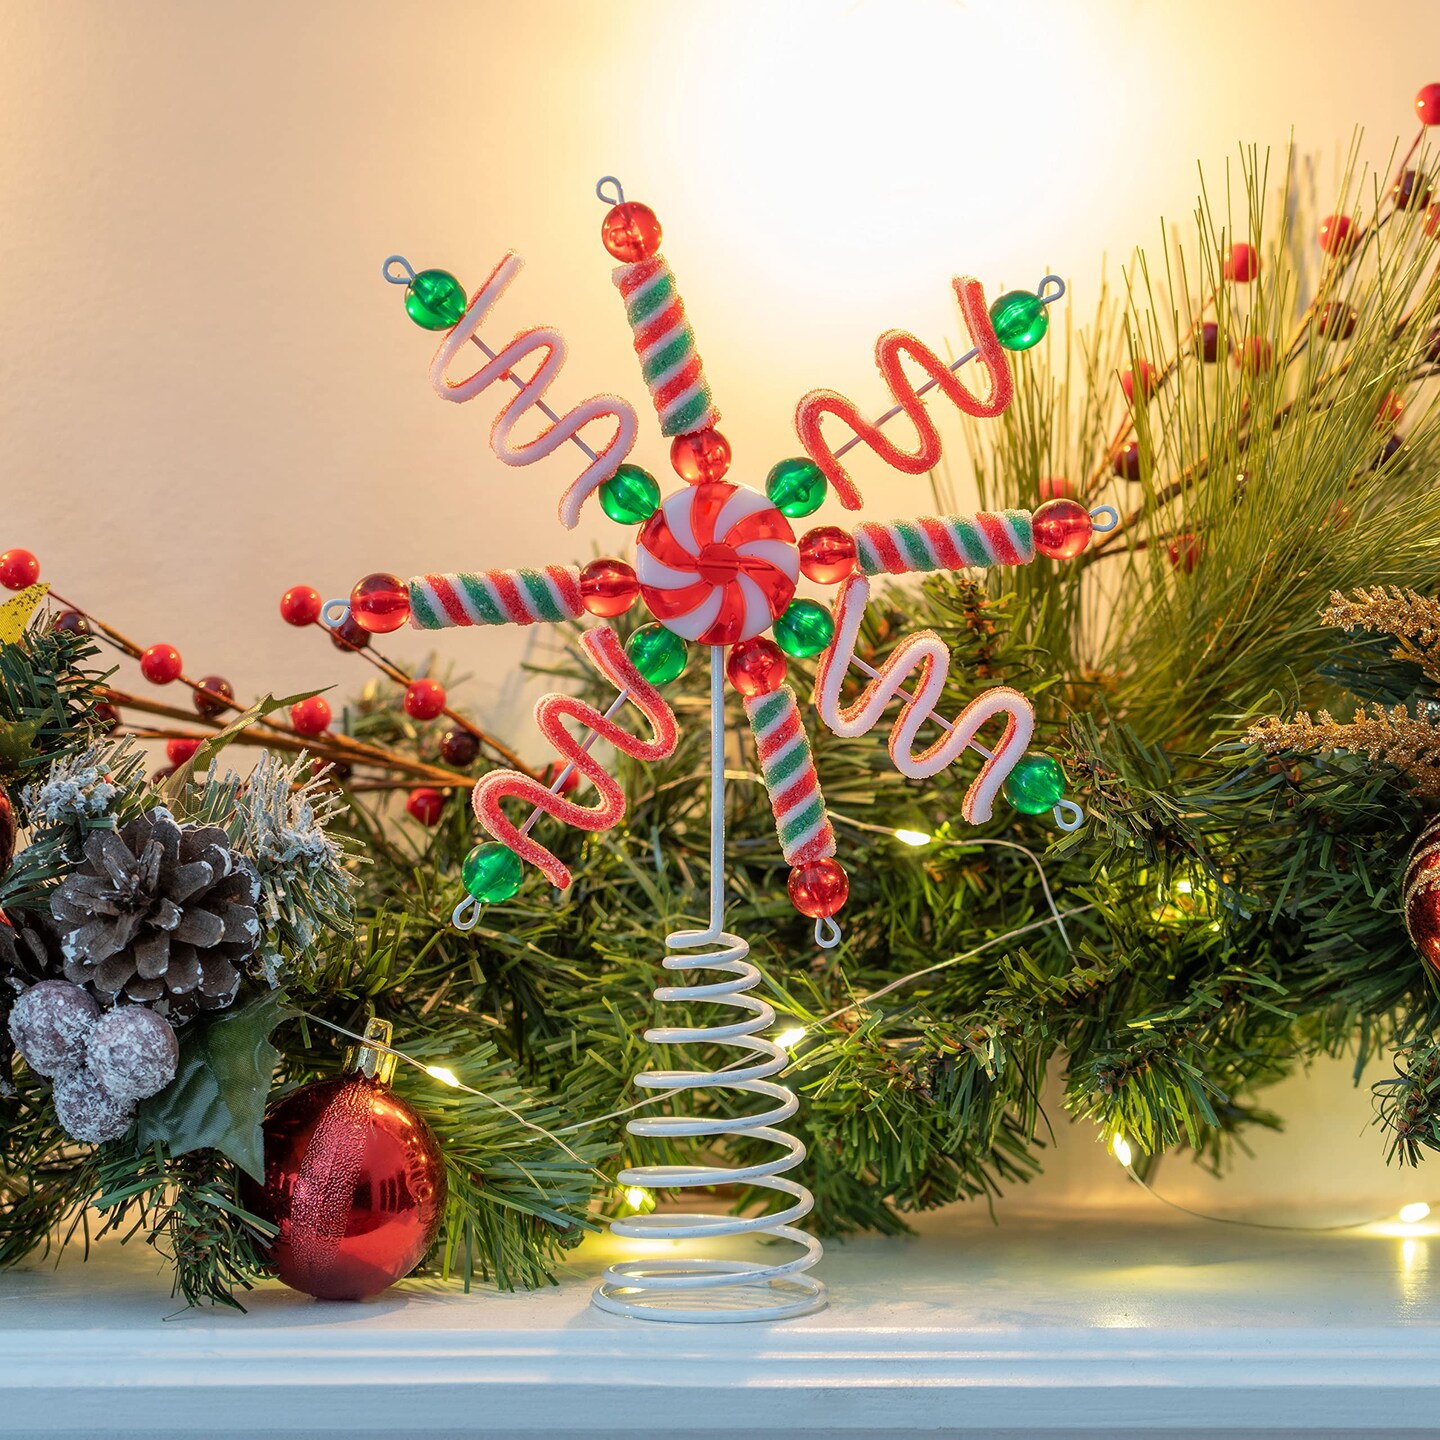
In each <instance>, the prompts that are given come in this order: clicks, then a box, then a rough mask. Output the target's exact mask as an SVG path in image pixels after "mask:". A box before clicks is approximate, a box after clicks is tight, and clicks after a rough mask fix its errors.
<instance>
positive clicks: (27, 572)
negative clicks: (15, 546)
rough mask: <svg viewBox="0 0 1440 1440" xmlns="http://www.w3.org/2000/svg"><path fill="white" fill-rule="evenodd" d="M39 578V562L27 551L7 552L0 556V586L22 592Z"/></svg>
mask: <svg viewBox="0 0 1440 1440" xmlns="http://www.w3.org/2000/svg"><path fill="white" fill-rule="evenodd" d="M39 578H40V562H39V561H38V560H37V559H36V558H35V557H34V556H33V555H32V554H31V553H30V552H29V551H28V550H7V551H5V553H4V554H3V555H0V585H3V586H4V587H5V588H6V589H7V590H23V589H25V587H26V586H27V585H33V584H34V583H35V582H36V581H37V580H38V579H39Z"/></svg>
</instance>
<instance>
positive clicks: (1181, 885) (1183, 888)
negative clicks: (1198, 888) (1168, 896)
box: [1175, 880, 1195, 895]
mask: <svg viewBox="0 0 1440 1440" xmlns="http://www.w3.org/2000/svg"><path fill="white" fill-rule="evenodd" d="M1194 889H1195V887H1194V886H1193V885H1192V884H1191V883H1190V882H1189V881H1188V880H1177V881H1176V882H1175V893H1176V894H1177V895H1189V894H1190V893H1191V892H1192V891H1193V890H1194Z"/></svg>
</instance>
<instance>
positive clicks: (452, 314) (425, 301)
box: [405, 270, 465, 330]
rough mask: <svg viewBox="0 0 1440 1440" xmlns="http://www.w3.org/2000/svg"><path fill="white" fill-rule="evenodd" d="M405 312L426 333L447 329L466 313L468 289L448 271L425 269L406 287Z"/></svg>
mask: <svg viewBox="0 0 1440 1440" xmlns="http://www.w3.org/2000/svg"><path fill="white" fill-rule="evenodd" d="M405 313H406V314H407V315H409V317H410V318H411V319H412V320H413V321H414V322H415V323H416V324H417V325H420V326H422V327H423V328H424V329H426V330H448V329H449V328H450V327H451V326H452V325H453V324H455V322H456V321H457V320H459V319H460V317H461V316H462V315H463V314H464V313H465V287H464V286H463V285H462V284H461V283H460V282H459V281H458V280H457V279H456V278H455V277H454V276H453V275H452V274H451V273H450V272H449V271H448V270H422V271H421V272H420V273H419V274H418V275H417V276H416V277H415V278H414V279H413V280H412V281H411V282H410V283H409V284H408V285H407V286H406V287H405Z"/></svg>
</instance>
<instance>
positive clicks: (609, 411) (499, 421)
mask: <svg viewBox="0 0 1440 1440" xmlns="http://www.w3.org/2000/svg"><path fill="white" fill-rule="evenodd" d="M522 264H524V261H522V260H521V259H520V257H519V256H518V255H516V254H515V253H514V252H513V251H512V252H511V253H510V254H509V255H507V256H506V257H505V258H504V259H503V260H502V261H501V262H500V263H499V264H498V265H497V266H496V267H495V270H494V272H493V273H492V274H491V276H490V278H489V279H488V280H487V281H486V282H485V283H484V284H483V285H482V286H481V287H480V289H479V290H478V291H477V292H476V295H475V298H474V299H473V300H472V301H471V302H470V308H469V309H468V310H466V312H465V314H464V315H463V316H462V317H461V318H460V321H459V323H458V324H457V325H456V326H455V328H454V329H453V330H451V331H450V333H449V334H448V335H447V336H446V337H445V339H444V340H443V341H441V343H440V348H439V349H438V350H437V351H436V352H435V358H434V360H432V361H431V362H430V383H431V385H433V386H434V388H435V391H436V393H437V394H438V395H440V396H441V398H442V399H445V400H454V401H456V402H457V403H459V402H462V401H465V400H473V399H474V398H475V396H476V395H478V394H479V393H480V392H481V391H482V390H484V389H485V388H486V387H487V386H489V385H493V384H494V383H495V382H496V381H497V380H506V379H508V378H509V377H510V372H511V369H512V367H514V366H515V365H516V364H518V363H519V362H520V361H521V360H523V359H524V358H525V357H526V356H527V355H531V354H534V353H535V352H536V351H544V357H543V358H542V359H541V361H540V364H539V367H538V368H537V369H536V371H535V373H534V374H533V375H532V376H531V377H530V378H529V380H527V381H525V383H524V385H523V386H522V388H521V389H520V390H518V391H517V392H516V393H515V395H514V396H513V397H512V398H511V399H510V401H509V402H508V403H507V404H506V406H505V408H504V409H503V410H501V412H500V414H499V415H498V416H497V417H496V420H495V424H494V427H493V428H492V429H491V431H490V448H491V449H492V450H493V451H494V452H495V454H496V456H497V458H499V459H501V460H503V461H504V462H505V463H506V464H507V465H529V464H531V463H533V462H534V461H536V460H540V459H543V458H544V457H545V456H546V455H549V454H551V453H552V452H553V451H555V450H557V449H559V447H560V446H561V445H563V444H564V443H565V442H566V441H567V440H572V439H574V438H575V436H576V435H577V434H578V433H579V432H580V431H581V430H583V429H584V428H585V426H587V425H588V424H590V422H591V421H592V420H601V419H605V418H607V417H608V418H609V419H611V420H613V421H614V422H615V433H614V434H613V435H612V436H611V437H610V439H609V441H608V443H607V444H606V445H605V446H604V448H603V449H601V450H600V451H599V452H598V453H597V454H596V457H595V459H593V460H592V461H591V462H590V464H589V466H587V467H586V469H585V470H584V472H583V473H582V474H581V475H580V476H579V477H578V478H577V479H576V480H575V481H574V482H573V483H572V484H571V485H570V487H569V488H568V489H567V490H566V491H565V493H564V494H563V495H562V496H561V497H560V523H561V524H562V525H564V526H565V528H566V529H567V530H573V529H574V528H575V523H576V521H577V520H578V519H579V518H580V507H581V505H583V504H584V503H585V500H586V499H587V497H589V496H590V495H592V494H594V492H595V491H596V490H598V489H599V488H600V486H601V485H603V484H604V483H605V481H607V480H608V479H609V478H610V477H611V476H612V475H613V474H614V473H615V472H616V471H617V470H618V469H619V468H620V466H621V465H622V464H623V463H624V460H625V457H626V456H627V455H628V454H629V453H630V451H631V449H632V448H633V446H634V444H635V434H636V431H637V429H638V428H639V422H638V421H637V420H636V418H635V411H634V408H633V407H632V406H630V405H629V404H627V403H626V402H625V401H624V400H621V399H620V398H619V397H618V396H616V395H596V396H594V397H593V398H592V399H589V400H586V401H584V402H583V403H582V404H579V405H577V406H576V407H575V408H574V409H573V410H571V411H569V412H567V413H566V414H564V415H562V416H560V417H559V419H558V420H549V419H546V423H545V428H544V429H542V430H541V431H540V433H539V434H538V435H537V436H536V437H535V438H534V439H533V440H525V441H521V442H519V443H512V442H511V439H510V436H511V432H512V431H513V430H514V428H515V423H516V421H517V420H519V418H520V417H521V416H522V415H523V414H524V413H525V412H526V411H527V410H529V409H531V408H532V407H534V408H536V409H537V413H539V412H538V407H539V406H540V404H541V403H542V402H543V400H544V396H545V392H546V391H547V390H548V389H549V388H550V382H551V381H552V380H553V379H554V378H555V377H556V376H557V375H558V374H559V373H560V368H561V366H563V365H564V363H565V337H564V336H563V335H562V334H561V333H560V332H559V331H558V330H554V329H550V328H548V327H538V326H537V327H536V328H535V329H532V330H522V331H521V332H520V333H519V334H518V335H517V336H516V337H515V338H514V339H513V340H512V341H510V343H509V344H508V345H506V346H505V348H504V349H503V350H501V351H500V352H499V353H498V354H497V355H496V356H495V357H494V358H493V359H492V360H490V361H488V362H487V363H486V364H484V365H482V366H481V367H480V369H478V370H476V371H475V372H474V373H473V374H471V375H467V376H466V377H465V378H464V379H463V380H451V379H450V378H449V370H450V364H451V362H452V361H453V360H454V359H455V356H456V355H457V354H458V353H459V352H460V351H461V349H462V348H463V347H464V346H466V345H468V344H469V342H470V341H471V340H472V339H474V337H475V335H476V334H477V332H478V331H479V329H480V325H481V323H482V322H483V321H484V319H485V316H486V315H487V314H489V312H490V309H491V307H492V306H493V305H494V304H495V302H496V301H497V300H498V299H499V298H500V297H501V296H502V295H503V294H504V293H505V290H506V287H507V286H508V285H509V284H510V282H511V281H512V280H513V279H514V278H515V276H516V274H517V273H518V272H519V270H520V266H521V265H522Z"/></svg>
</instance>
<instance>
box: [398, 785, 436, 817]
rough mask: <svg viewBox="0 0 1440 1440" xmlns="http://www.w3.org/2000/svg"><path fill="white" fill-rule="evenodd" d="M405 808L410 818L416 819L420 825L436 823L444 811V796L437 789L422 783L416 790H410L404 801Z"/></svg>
mask: <svg viewBox="0 0 1440 1440" xmlns="http://www.w3.org/2000/svg"><path fill="white" fill-rule="evenodd" d="M405 809H406V810H407V811H408V812H409V814H410V817H411V818H412V819H414V820H418V821H419V822H420V823H421V824H422V825H438V824H439V823H440V817H441V815H443V814H444V813H445V797H444V796H443V795H442V794H441V793H440V792H439V791H438V790H432V789H431V788H430V787H429V786H428V785H422V786H421V787H420V788H419V789H418V790H412V791H411V792H410V795H409V797H408V798H407V799H406V801H405Z"/></svg>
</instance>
